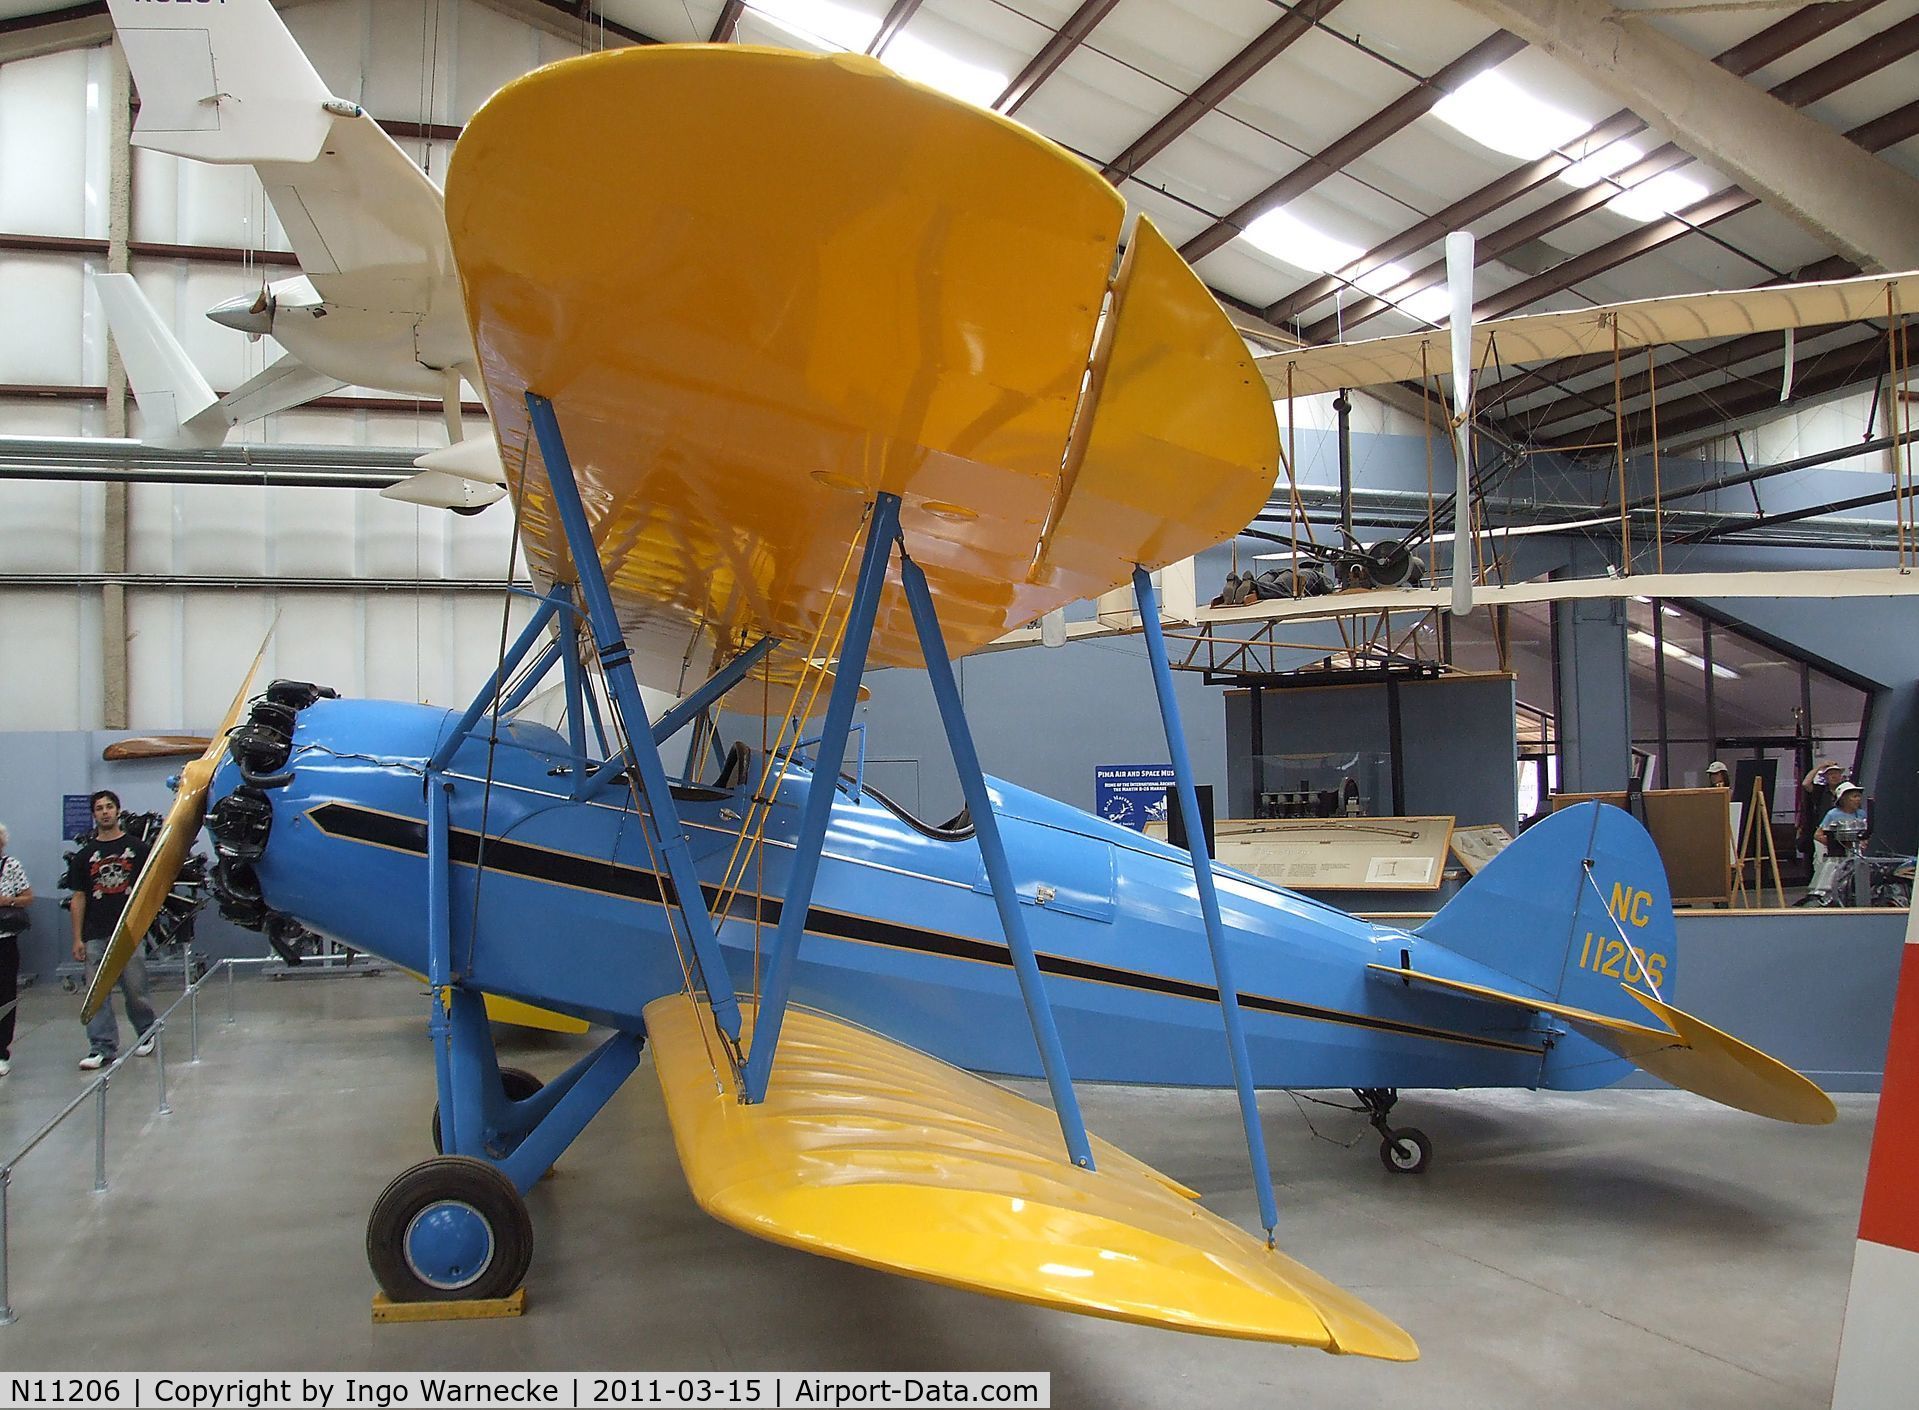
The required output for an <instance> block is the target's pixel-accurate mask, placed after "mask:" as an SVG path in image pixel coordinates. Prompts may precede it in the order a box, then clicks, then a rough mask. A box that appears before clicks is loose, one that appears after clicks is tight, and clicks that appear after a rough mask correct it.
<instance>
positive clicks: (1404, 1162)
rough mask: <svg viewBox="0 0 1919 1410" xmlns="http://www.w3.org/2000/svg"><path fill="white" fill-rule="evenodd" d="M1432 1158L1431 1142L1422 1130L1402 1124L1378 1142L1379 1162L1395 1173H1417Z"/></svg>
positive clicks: (1422, 1169) (1421, 1170) (1423, 1168)
mask: <svg viewBox="0 0 1919 1410" xmlns="http://www.w3.org/2000/svg"><path fill="white" fill-rule="evenodd" d="M1432 1158H1433V1143H1432V1142H1431V1141H1430V1140H1428V1139H1427V1138H1426V1133H1425V1132H1424V1131H1421V1130H1418V1129H1416V1128H1414V1127H1411V1126H1402V1127H1400V1128H1399V1129H1398V1130H1396V1131H1394V1132H1392V1133H1391V1134H1390V1135H1388V1136H1386V1137H1385V1138H1384V1139H1383V1140H1381V1141H1380V1143H1379V1159H1380V1162H1381V1163H1382V1164H1383V1165H1384V1166H1385V1167H1386V1168H1387V1169H1388V1170H1390V1171H1392V1172H1393V1174H1395V1175H1418V1174H1420V1173H1421V1172H1423V1171H1424V1170H1425V1169H1426V1164H1427V1162H1428V1161H1430V1160H1431V1159H1432Z"/></svg>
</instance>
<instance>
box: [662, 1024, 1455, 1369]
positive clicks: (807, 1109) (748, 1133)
mask: <svg viewBox="0 0 1919 1410" xmlns="http://www.w3.org/2000/svg"><path fill="white" fill-rule="evenodd" d="M743 1007H744V1008H745V1010H746V1014H747V1018H748V1020H749V1022H750V1020H751V1017H752V1007H751V1005H750V1004H749V1005H744V1006H743ZM701 1020H702V1010H700V1009H699V1008H697V1007H696V1006H695V1003H694V1001H693V1000H691V999H689V998H687V997H685V996H684V995H680V994H674V995H669V996H668V997H666V998H663V999H658V1000H655V1001H654V1002H653V1003H651V1004H649V1005H647V1009H646V1032H647V1037H648V1038H649V1039H650V1040H651V1042H652V1047H653V1060H654V1063H655V1065H656V1066H657V1068H658V1070H659V1078H660V1087H661V1090H662V1091H663V1092H664V1093H665V1095H666V1109H667V1115H668V1117H669V1119H670V1120H671V1121H672V1124H673V1141H674V1144H675V1146H676V1147H677V1148H678V1150H679V1156H680V1164H681V1166H682V1167H683V1168H684V1169H685V1171H686V1179H687V1183H688V1184H689V1185H690V1186H691V1187H692V1189H693V1196H694V1198H695V1199H696V1200H698V1201H699V1204H700V1206H701V1208H703V1209H705V1210H706V1211H707V1212H708V1213H709V1214H711V1215H713V1216H714V1217H715V1218H718V1219H722V1220H724V1221H726V1222H727V1223H729V1224H732V1225H735V1226H737V1227H738V1228H741V1229H744V1230H746V1231H747V1232H748V1233H750V1234H756V1235H758V1236H759V1237H761V1238H763V1239H768V1240H771V1241H772V1242H774V1243H781V1244H790V1245H792V1246H793V1247H795V1248H802V1249H806V1250H808V1251H809V1252H812V1253H819V1254H825V1255H827V1256H828V1257H831V1258H839V1259H844V1260H846V1261H847V1262H850V1263H860V1264H864V1265H866V1266H867V1267H871V1268H880V1269H885V1270H887V1271H889V1272H894V1273H904V1274H906V1275H907V1276H909V1277H914V1278H923V1279H926V1280H928V1281H930V1282H936V1283H944V1284H946V1285H948V1286H950V1287H957V1288H966V1289H969V1290H971V1291H974V1292H983V1293H990V1294H992V1295H994V1296H997V1297H1005V1298H1011V1299H1014V1300H1016V1301H1020V1302H1030V1303H1036V1304H1038V1305H1040V1306H1044V1307H1057V1308H1062V1309H1065V1310H1067V1311H1071V1312H1086V1313H1091V1314H1092V1315H1094V1316H1099V1317H1110V1318H1114V1319H1117V1320H1120V1321H1126V1322H1141V1323H1146V1324H1149V1325H1152V1326H1159V1327H1170V1328H1173V1329H1175V1330H1178V1331H1188V1332H1205V1333H1210V1334H1212V1335H1215V1336H1228V1337H1242V1338H1248V1339H1252V1340H1259V1341H1275V1342H1291V1343H1294V1344H1296V1345H1302V1346H1316V1347H1320V1348H1322V1349H1324V1350H1326V1351H1333V1352H1343V1353H1346V1354H1348V1355H1355V1356H1374V1357H1379V1358H1381V1359H1383V1360H1388V1361H1410V1360H1413V1359H1414V1358H1415V1357H1417V1356H1418V1354H1419V1352H1418V1348H1416V1347H1415V1346H1414V1345H1413V1341H1412V1338H1411V1337H1409V1336H1407V1335H1406V1333H1405V1332H1403V1331H1402V1330H1400V1328H1399V1327H1397V1326H1395V1325H1394V1324H1393V1323H1392V1322H1390V1321H1388V1320H1387V1319H1386V1318H1384V1317H1382V1316H1381V1315H1380V1314H1379V1313H1377V1312H1375V1311H1374V1310H1373V1309H1372V1308H1370V1307H1368V1306H1367V1305H1366V1304H1365V1303H1363V1302H1361V1301H1360V1300H1359V1299H1358V1298H1356V1297H1354V1296H1353V1295H1352V1294H1350V1293H1348V1292H1345V1291H1344V1290H1342V1289H1340V1288H1338V1287H1336V1286H1334V1285H1333V1284H1332V1283H1329V1282H1327V1281H1326V1280H1325V1279H1324V1278H1322V1277H1320V1276H1319V1275H1318V1274H1316V1273H1314V1272H1313V1271H1312V1270H1310V1269H1308V1268H1306V1267H1304V1266H1303V1265H1301V1264H1299V1263H1295V1262H1294V1261H1293V1260H1292V1259H1290V1258H1287V1257H1286V1256H1285V1255H1283V1254H1280V1253H1276V1252H1274V1251H1272V1250H1271V1249H1268V1248H1267V1247H1266V1246H1265V1245H1264V1244H1263V1243H1261V1242H1260V1241H1259V1240H1257V1239H1255V1238H1253V1237H1252V1236H1250V1235H1248V1234H1247V1233H1245V1232H1244V1231H1243V1230H1240V1229H1238V1228H1235V1227H1234V1226H1233V1225H1231V1224H1228V1223H1227V1222H1226V1221H1225V1220H1223V1219H1221V1218H1219V1216H1217V1215H1215V1214H1212V1213H1210V1212H1209V1211H1207V1210H1206V1209H1204V1208H1202V1207H1201V1206H1200V1205H1199V1204H1197V1203H1195V1202H1194V1197H1193V1195H1192V1192H1191V1191H1188V1190H1184V1189H1183V1188H1182V1187H1180V1186H1178V1185H1176V1184H1174V1183H1173V1182H1172V1181H1170V1180H1168V1179H1167V1178H1166V1177H1165V1176H1163V1175H1161V1174H1159V1173H1158V1172H1157V1171H1155V1170H1153V1169H1151V1168H1150V1167H1148V1166H1145V1165H1142V1164H1141V1163H1140V1162H1139V1161H1137V1160H1134V1159H1133V1158H1132V1157H1131V1156H1129V1155H1127V1154H1126V1153H1125V1152H1123V1151H1120V1150H1118V1149H1116V1148H1115V1147H1113V1146H1110V1145H1108V1144H1107V1143H1106V1142H1104V1141H1101V1140H1099V1139H1098V1138H1094V1140H1093V1143H1092V1146H1093V1159H1094V1163H1095V1164H1096V1165H1097V1166H1098V1169H1097V1170H1096V1171H1094V1170H1080V1169H1076V1168H1075V1167H1074V1166H1073V1165H1072V1164H1070V1163H1069V1162H1068V1160H1067V1158H1066V1149H1065V1143H1064V1141H1063V1140H1062V1139H1061V1137H1060V1131H1059V1123H1058V1121H1057V1120H1056V1119H1055V1117H1054V1115H1053V1113H1052V1112H1051V1111H1049V1110H1047V1109H1046V1108H1045V1107H1042V1106H1037V1105H1035V1104H1034V1103H1032V1102H1029V1101H1027V1100H1025V1099H1024V1098H1022V1097H1018V1096H1015V1095H1014V1094H1013V1093H1011V1092H1009V1091H1006V1090H1005V1089H1004V1088H1001V1087H996V1086H994V1085H993V1084H992V1083H991V1082H987V1081H985V1080H984V1079H982V1078H979V1077H975V1076H973V1075H971V1074H970V1073H966V1072H962V1071H960V1070H959V1069H958V1068H954V1067H949V1066H947V1065H946V1064H945V1063H943V1062H939V1061H937V1060H936V1059H934V1058H930V1057H928V1056H926V1055H925V1054H924V1053H920V1052H917V1051H915V1050H914V1049H912V1048H908V1047H905V1046H904V1045H902V1044H899V1043H896V1042H894V1041H892V1040H891V1039H889V1038H885V1037H882V1036H880V1035H879V1034H877V1033H873V1032H870V1031H868V1030H866V1029H863V1028H858V1027H855V1026H854V1025H852V1024H849V1023H844V1022H842V1021H840V1020H838V1019H835V1018H830V1017H828V1016H826V1015H825V1014H820V1013H814V1012H810V1011H806V1010H800V1009H795V1010H790V1011H789V1012H788V1013H787V1015H786V1021H785V1024H784V1026H783V1027H782V1029H781V1032H780V1052H779V1061H778V1062H777V1063H775V1064H774V1066H773V1075H772V1080H771V1082H770V1084H769V1086H768V1088H767V1093H766V1100H765V1101H764V1102H761V1103H759V1104H758V1105H755V1106H746V1105H743V1104H741V1102H740V1101H739V1099H738V1098H737V1096H736V1095H735V1091H734V1086H733V1082H732V1076H731V1073H730V1072H728V1071H725V1070H724V1069H722V1070H721V1071H720V1072H718V1073H716V1072H715V1071H714V1069H713V1066H712V1065H711V1062H710V1058H709V1054H708V1051H707V1049H706V1047H705V1045H704V1043H703V1042H702V1040H701V1034H700V1026H699V1025H700V1023H701Z"/></svg>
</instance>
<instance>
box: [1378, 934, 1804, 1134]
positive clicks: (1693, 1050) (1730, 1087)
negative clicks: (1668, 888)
mask: <svg viewBox="0 0 1919 1410" xmlns="http://www.w3.org/2000/svg"><path fill="white" fill-rule="evenodd" d="M1367 968H1368V969H1372V970H1375V971H1377V972H1379V973H1381V974H1388V975H1391V976H1393V977H1394V978H1396V979H1405V980H1409V981H1411V982H1414V983H1418V984H1427V985H1431V986H1432V987H1434V988H1436V989H1445V990H1448V991H1450V992H1452V993H1455V994H1468V995H1471V996H1472V997H1473V998H1475V999H1485V1000H1488V1001H1489V1002H1492V1003H1499V1004H1508V1005H1511V1006H1513V1007H1515V1008H1523V1009H1538V1010H1539V1011H1540V1012H1542V1013H1550V1014H1556V1015H1557V1016H1559V1017H1560V1018H1563V1019H1565V1020H1567V1022H1569V1023H1571V1024H1572V1026H1573V1028H1574V1029H1575V1030H1577V1031H1578V1032H1579V1033H1582V1034H1584V1035H1585V1036H1586V1037H1588V1038H1590V1039H1592V1040H1593V1041H1594V1042H1595V1043H1597V1044H1599V1046H1600V1047H1602V1048H1605V1049H1607V1050H1608V1051H1609V1052H1614V1053H1617V1054H1619V1056H1620V1057H1623V1058H1625V1059H1626V1060H1627V1061H1628V1062H1630V1063H1632V1064H1634V1065H1635V1066H1637V1067H1640V1068H1642V1069H1644V1070H1645V1071H1647V1072H1650V1073H1652V1075H1653V1076H1655V1077H1660V1078H1663V1079H1665V1080H1666V1081H1668V1082H1670V1083H1672V1084H1673V1086H1675V1087H1680V1088H1683V1089H1684V1090H1686V1091H1688V1092H1696V1093H1698V1094H1699V1095H1700V1096H1702V1097H1708V1098H1710V1099H1711V1100H1713V1101H1716V1102H1719V1103H1721V1104H1722V1105H1725V1106H1730V1107H1737V1108H1738V1109H1739V1110H1740V1111H1750V1112H1752V1113H1753V1114H1754V1115H1756V1116H1770V1117H1772V1118H1773V1119H1774V1120H1775V1121H1792V1122H1796V1123H1798V1124H1799V1125H1802V1126H1823V1125H1825V1124H1826V1123H1828V1122H1830V1121H1832V1120H1834V1119H1835V1118H1837V1116H1838V1115H1839V1111H1838V1108H1836V1107H1835V1106H1833V1104H1832V1098H1831V1097H1829V1096H1827V1095H1826V1094H1825V1093H1824V1092H1823V1091H1821V1090H1820V1089H1819V1087H1818V1085H1817V1084H1816V1083H1814V1082H1813V1081H1812V1080H1811V1079H1810V1078H1807V1077H1806V1076H1804V1075H1803V1074H1801V1073H1799V1072H1796V1071H1794V1070H1793V1069H1792V1068H1790V1067H1788V1066H1786V1064H1785V1063H1783V1062H1781V1061H1779V1059H1778V1058H1776V1057H1772V1056H1771V1055H1769V1054H1767V1053H1762V1052H1760V1051H1759V1049H1757V1048H1755V1047H1753V1046H1752V1045H1751V1044H1750V1043H1742V1042H1740V1041H1739V1040H1738V1039H1737V1038H1735V1037H1733V1036H1732V1035H1731V1034H1730V1033H1722V1032H1721V1031H1720V1030H1719V1029H1717V1028H1714V1027H1713V1026H1712V1025H1711V1024H1710V1023H1707V1022H1706V1021H1705V1020H1704V1019H1699V1018H1694V1017H1693V1016H1692V1015H1691V1014H1689V1013H1687V1012H1686V1011H1685V1010H1684V1009H1676V1008H1674V1007H1673V1006H1672V1005H1671V1004H1668V1003H1664V1002H1662V1001H1660V1000H1658V999H1655V998H1653V997H1652V996H1651V995H1648V994H1642V993H1640V992H1639V991H1638V990H1637V989H1635V988H1633V987H1632V986H1631V985H1630V984H1622V985H1620V988H1622V989H1624V990H1625V991H1626V992H1627V993H1628V994H1631V995H1632V996H1633V997H1634V998H1635V999H1637V1000H1638V1001H1639V1002H1640V1003H1641V1004H1643V1005H1645V1007H1646V1008H1647V1009H1648V1010H1650V1011H1651V1013H1652V1014H1653V1016H1654V1017H1656V1018H1659V1019H1662V1020H1663V1021H1664V1022H1665V1023H1666V1024H1667V1026H1666V1027H1664V1028H1653V1027H1650V1026H1648V1025H1647V1024H1644V1023H1633V1022H1631V1021H1629V1020H1627V1019H1623V1018H1613V1017H1611V1016H1609V1015H1607V1014H1603V1013H1594V1012H1593V1011H1592V1010H1590V1009H1581V1008H1574V1007H1573V1006H1572V1005H1570V1004H1560V1003H1554V1002H1552V1001H1550V1000H1547V999H1536V998H1529V997H1527V996H1526V995H1523V994H1508V993H1506V992H1504V991H1503V990H1499V989H1489V988H1487V987H1486V986H1485V985H1483V984H1468V983H1466V982H1465V981H1464V980H1460V979H1441V978H1440V977H1439V976H1438V975H1434V974H1422V973H1420V972H1419V971H1418V970H1414V969H1399V968H1397V967H1395V966H1392V965H1383V964H1376V965H1368V966H1367Z"/></svg>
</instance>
